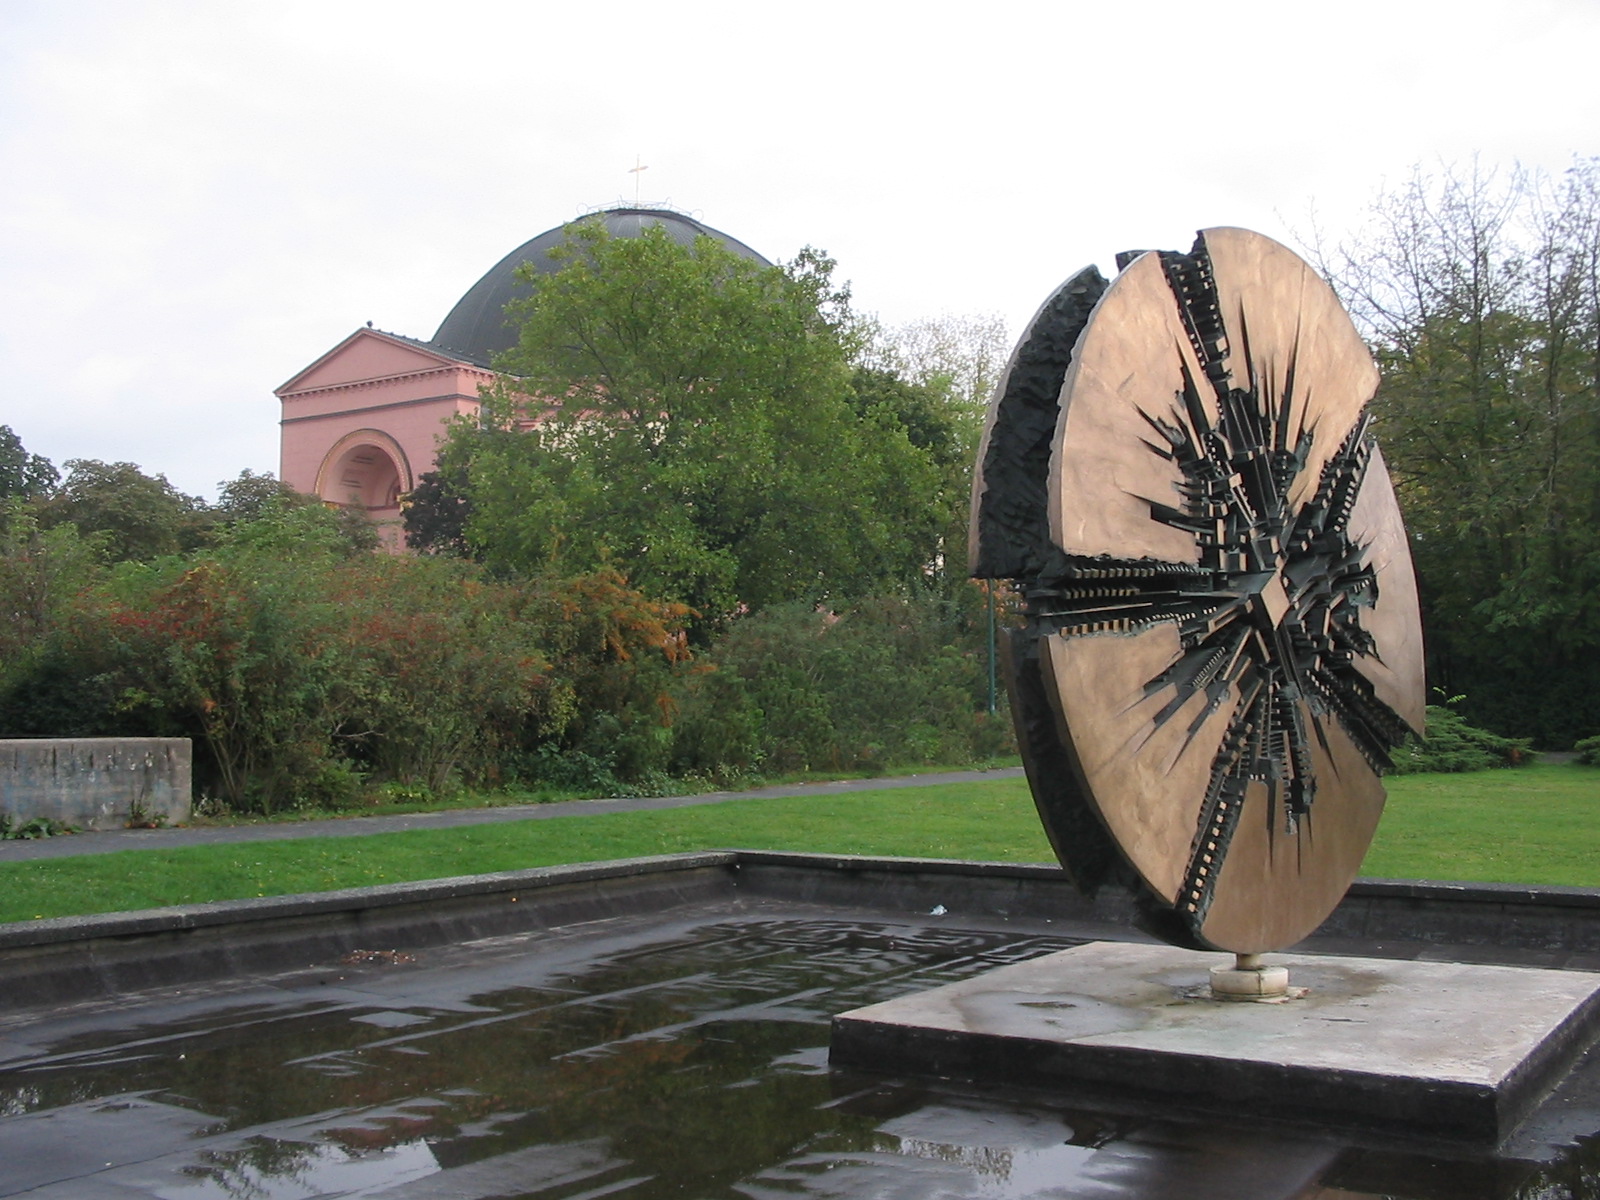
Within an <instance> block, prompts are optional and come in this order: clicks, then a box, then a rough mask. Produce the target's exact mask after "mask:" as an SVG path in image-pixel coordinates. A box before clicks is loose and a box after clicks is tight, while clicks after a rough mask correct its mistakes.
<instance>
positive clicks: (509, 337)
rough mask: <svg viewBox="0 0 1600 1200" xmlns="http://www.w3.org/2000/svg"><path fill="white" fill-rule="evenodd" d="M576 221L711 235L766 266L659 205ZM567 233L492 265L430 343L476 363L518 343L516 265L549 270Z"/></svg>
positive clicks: (634, 231)
mask: <svg viewBox="0 0 1600 1200" xmlns="http://www.w3.org/2000/svg"><path fill="white" fill-rule="evenodd" d="M580 220H599V221H603V222H605V227H606V231H607V232H608V233H610V234H611V236H612V237H638V236H639V234H641V233H643V232H644V230H645V229H647V228H648V227H650V226H652V225H659V226H661V227H662V228H663V229H665V230H666V231H667V234H668V236H669V237H671V238H672V240H673V241H675V242H677V243H678V244H679V245H681V246H690V245H693V244H694V240H695V238H697V237H699V236H700V235H701V234H705V235H706V236H708V237H714V238H716V239H717V241H719V242H721V243H722V244H723V245H724V246H726V247H727V248H728V249H729V250H732V251H733V252H734V253H735V254H738V255H741V256H742V257H744V258H748V259H750V260H751V261H752V262H758V263H760V264H761V265H762V266H771V265H772V264H771V263H769V262H768V261H767V260H766V259H765V258H763V257H761V255H759V254H757V253H756V252H755V251H754V250H752V249H750V247H749V246H746V245H745V244H744V243H743V242H741V241H740V240H739V239H738V238H731V237H729V236H728V235H727V234H725V233H723V232H722V231H721V230H718V229H712V228H711V227H710V226H709V225H702V224H701V223H700V222H699V221H696V220H695V219H694V218H693V217H686V216H684V215H683V214H682V213H675V212H671V211H668V210H666V209H658V208H613V209H609V210H608V211H606V212H601V213H596V214H595V215H594V216H593V217H583V218H580ZM565 237H566V226H564V225H558V226H556V227H555V228H554V229H547V230H545V231H544V232H543V233H541V234H540V235H539V236H538V237H536V238H534V239H533V240H531V241H527V242H524V243H523V244H522V245H520V246H518V247H517V248H516V249H515V250H513V251H512V252H511V253H510V254H508V255H506V256H505V257H504V258H502V259H501V260H500V261H499V262H497V263H495V265H494V266H492V267H490V268H489V270H488V272H487V273H486V274H485V275H484V277H483V278H482V279H480V280H478V282H477V283H475V284H473V285H472V286H471V287H470V288H468V289H467V294H466V295H465V296H462V297H461V299H460V300H458V301H456V306H455V307H454V308H452V309H451V310H450V315H449V316H447V317H445V319H444V323H443V324H441V325H440V326H439V332H438V333H436V334H434V335H433V343H432V344H433V345H434V346H436V347H437V348H438V349H440V350H444V351H446V352H448V353H450V354H452V355H454V356H456V357H459V358H464V359H466V360H467V361H469V362H474V363H477V364H479V365H480V366H485V367H486V366H489V365H490V360H491V359H493V357H494V356H495V355H496V354H499V353H500V352H502V351H504V350H509V349H511V348H512V347H513V346H515V345H516V343H517V337H516V331H515V330H514V329H512V328H511V326H509V325H507V324H506V316H505V313H506V305H507V304H509V303H510V302H511V301H512V300H514V299H517V298H519V297H521V296H525V295H527V292H528V286H527V284H525V283H523V282H522V281H521V280H519V279H518V278H517V274H516V272H517V268H518V267H520V266H521V265H522V264H523V263H532V264H533V268H534V270H536V271H541V272H543V271H548V270H550V269H551V268H552V267H553V266H554V264H553V263H552V262H551V261H550V251H551V250H552V249H554V248H555V247H557V246H559V245H560V244H561V243H562V241H563V240H564V239H565Z"/></svg>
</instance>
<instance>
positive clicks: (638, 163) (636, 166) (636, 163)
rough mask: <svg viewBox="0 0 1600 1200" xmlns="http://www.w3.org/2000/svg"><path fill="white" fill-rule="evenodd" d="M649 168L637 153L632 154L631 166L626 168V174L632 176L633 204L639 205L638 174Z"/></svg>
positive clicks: (636, 206)
mask: <svg viewBox="0 0 1600 1200" xmlns="http://www.w3.org/2000/svg"><path fill="white" fill-rule="evenodd" d="M649 169H650V167H649V165H648V164H647V163H645V162H644V160H642V159H641V158H640V157H639V156H638V155H637V154H635V155H634V156H633V166H631V167H629V168H628V174H629V175H632V176H633V206H634V207H635V208H638V207H639V176H640V175H642V174H643V173H644V172H646V171H648V170H649Z"/></svg>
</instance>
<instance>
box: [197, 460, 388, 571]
mask: <svg viewBox="0 0 1600 1200" xmlns="http://www.w3.org/2000/svg"><path fill="white" fill-rule="evenodd" d="M204 516H205V518H206V519H208V520H209V522H210V523H211V529H210V531H209V534H208V537H207V540H208V541H210V542H212V543H222V544H227V543H238V542H241V541H252V540H253V541H257V542H262V541H267V542H270V541H273V540H276V541H278V542H280V543H282V545H283V548H284V550H285V552H292V551H293V548H294V546H295V545H296V544H297V543H301V542H304V541H307V540H309V541H315V542H317V543H318V544H327V545H331V546H333V547H336V548H338V549H339V550H341V551H342V552H343V553H345V554H346V555H353V554H366V553H369V552H371V551H373V550H376V549H377V548H378V531H377V528H376V527H375V526H374V525H373V524H372V522H371V521H369V520H367V518H366V516H365V514H363V513H361V512H359V511H357V510H356V509H353V508H346V507H344V506H342V505H331V504H326V503H324V502H323V501H321V500H319V499H318V498H317V497H315V496H308V495H306V494H305V493H304V492H297V491H296V490H295V489H294V488H292V487H290V486H289V485H288V484H287V483H284V482H283V481H282V480H280V479H277V478H275V477H274V476H273V475H272V474H271V472H268V473H267V474H265V475H257V474H256V473H255V472H254V471H251V470H248V469H246V470H243V471H240V472H239V476H238V478H237V479H228V480H224V481H223V482H221V483H219V484H218V485H217V502H216V504H214V505H212V506H211V508H210V509H208V510H206V511H205V513H204Z"/></svg>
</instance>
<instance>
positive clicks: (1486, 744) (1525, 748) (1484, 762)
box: [1393, 705, 1533, 775]
mask: <svg viewBox="0 0 1600 1200" xmlns="http://www.w3.org/2000/svg"><path fill="white" fill-rule="evenodd" d="M1532 746H1533V743H1532V741H1531V739H1529V738H1508V737H1501V736H1500V735H1499V734H1497V733H1490V732H1489V731H1488V730H1487V729H1479V728H1477V727H1476V726H1474V725H1469V724H1467V722H1466V721H1465V720H1464V719H1463V718H1462V717H1461V715H1460V714H1459V713H1457V712H1456V711H1455V710H1453V709H1450V708H1445V707H1444V706H1442V705H1429V706H1428V732H1427V734H1426V736H1425V737H1423V738H1421V739H1418V738H1415V737H1410V738H1407V739H1406V741H1405V743H1404V744H1403V745H1401V746H1400V747H1399V748H1398V749H1397V750H1396V751H1395V752H1394V755H1393V758H1394V774H1396V775H1415V774H1420V773H1422V772H1434V771H1441V772H1444V771H1484V770H1488V769H1489V768H1491V767H1518V766H1522V765H1523V764H1524V763H1527V762H1531V761H1532V758H1533V753H1532Z"/></svg>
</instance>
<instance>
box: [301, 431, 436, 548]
mask: <svg viewBox="0 0 1600 1200" xmlns="http://www.w3.org/2000/svg"><path fill="white" fill-rule="evenodd" d="M412 483H413V480H412V478H411V465H410V463H408V462H407V461H406V454H405V451H404V450H402V449H401V448H400V443H398V442H397V441H395V440H394V438H392V437H390V436H389V435H388V434H386V433H383V432H381V431H379V430H376V429H358V430H356V431H355V432H354V433H348V434H346V435H345V436H344V437H342V438H340V439H339V440H338V441H337V442H335V443H334V444H333V448H332V449H330V450H329V451H328V453H327V455H326V456H325V457H324V458H323V460H322V466H321V468H320V469H319V470H318V471H317V495H318V496H320V497H321V498H322V500H323V502H324V503H326V504H337V505H339V506H340V507H341V508H354V509H359V510H360V511H362V512H364V513H366V515H367V519H368V520H370V521H371V522H372V523H373V524H374V525H377V526H378V536H379V538H380V539H381V540H382V542H383V545H384V547H385V548H386V549H389V550H399V549H400V548H401V547H402V546H403V545H404V540H405V539H404V533H403V530H402V528H401V516H400V497H401V496H403V495H404V494H405V493H407V492H409V491H410V490H411V487H412Z"/></svg>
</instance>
